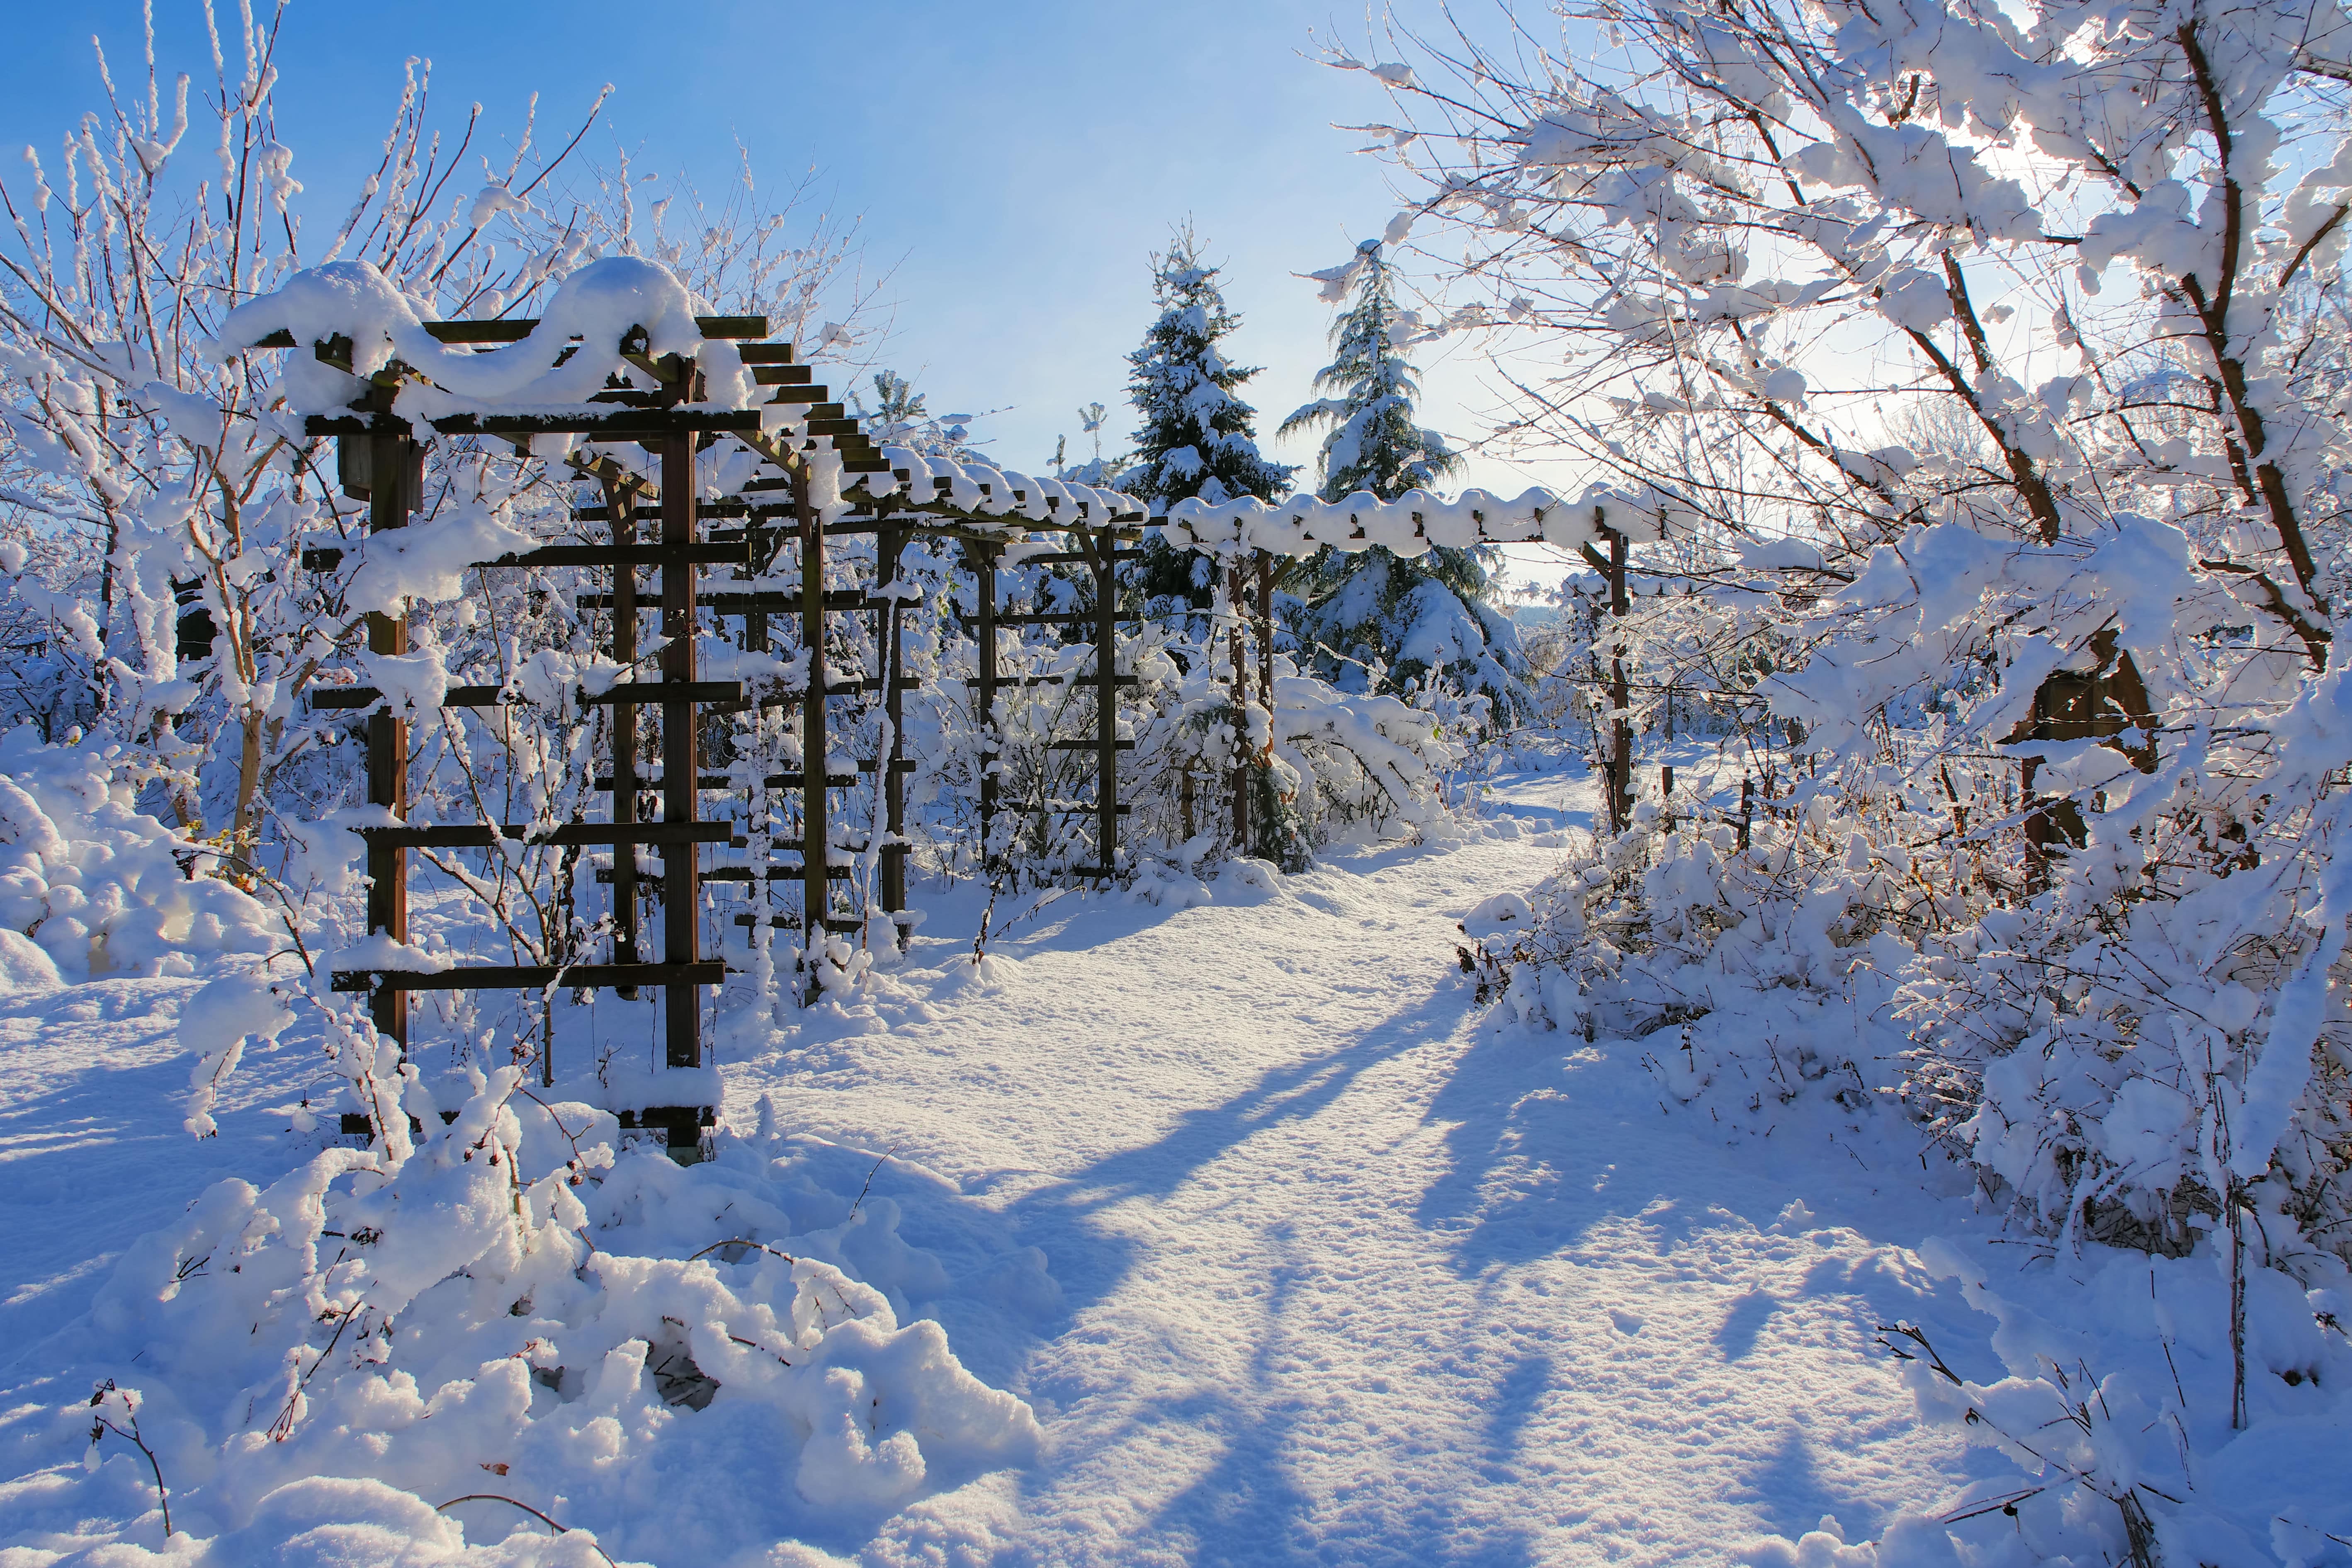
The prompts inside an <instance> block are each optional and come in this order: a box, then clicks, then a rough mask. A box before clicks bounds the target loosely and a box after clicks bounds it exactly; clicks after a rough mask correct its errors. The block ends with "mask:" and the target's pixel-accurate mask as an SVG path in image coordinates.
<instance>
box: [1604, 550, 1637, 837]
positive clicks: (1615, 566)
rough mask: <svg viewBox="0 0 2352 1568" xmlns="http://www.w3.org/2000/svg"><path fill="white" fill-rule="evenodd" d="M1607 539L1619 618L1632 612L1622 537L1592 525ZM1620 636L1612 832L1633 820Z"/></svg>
mask: <svg viewBox="0 0 2352 1568" xmlns="http://www.w3.org/2000/svg"><path fill="white" fill-rule="evenodd" d="M1596 526H1597V527H1598V528H1599V529H1600V531H1601V534H1602V535H1603V536H1605V537H1606V538H1608V540H1609V613H1610V615H1611V616H1612V618H1614V619H1616V620H1618V621H1622V620H1624V618H1625V617H1626V616H1628V615H1630V614H1632V613H1633V604H1632V601H1630V600H1629V599H1628V598H1627V596H1626V591H1625V549H1626V543H1627V541H1626V538H1625V536H1624V535H1623V534H1622V533H1620V532H1619V531H1618V530H1617V529H1615V528H1611V527H1609V526H1608V525H1607V524H1606V523H1601V524H1598V525H1596ZM1629 651H1630V650H1628V648H1627V647H1626V645H1625V643H1624V642H1623V641H1622V633H1621V638H1620V641H1619V642H1618V643H1616V644H1615V646H1613V647H1612V649H1611V650H1610V654H1609V706H1610V710H1611V713H1610V727H1609V777H1608V779H1606V780H1604V789H1603V793H1604V794H1605V796H1606V797H1607V800H1608V803H1609V826H1610V829H1611V831H1614V832H1620V833H1622V832H1623V831H1625V830H1626V829H1627V828H1628V827H1630V826H1632V825H1633V689H1632V681H1631V679H1630V677H1629V676H1628V674H1627V673H1626V669H1625V655H1626V653H1628V652H1629Z"/></svg>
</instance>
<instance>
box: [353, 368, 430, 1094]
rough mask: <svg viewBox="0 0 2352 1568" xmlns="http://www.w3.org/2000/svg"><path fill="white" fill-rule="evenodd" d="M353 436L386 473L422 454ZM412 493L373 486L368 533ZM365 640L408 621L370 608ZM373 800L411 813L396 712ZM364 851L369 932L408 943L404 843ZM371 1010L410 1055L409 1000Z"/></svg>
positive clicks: (370, 791)
mask: <svg viewBox="0 0 2352 1568" xmlns="http://www.w3.org/2000/svg"><path fill="white" fill-rule="evenodd" d="M390 395H391V394H390V392H388V391H387V390H385V389H383V388H377V389H374V390H373V391H371V392H370V393H369V396H370V397H371V398H373V399H374V400H376V401H377V402H384V401H386V400H388V399H389V397H390ZM355 439H358V440H361V441H364V442H366V443H368V445H369V448H370V455H369V470H370V472H371V473H372V474H377V475H383V476H385V477H386V478H387V479H390V478H391V477H392V476H395V475H403V474H405V473H407V472H408V471H409V469H410V467H411V466H412V465H414V464H415V463H416V462H418V461H419V460H420V455H419V454H418V453H417V450H416V444H415V442H413V441H411V440H410V439H409V438H408V436H407V434H406V433H405V432H400V433H396V434H386V435H380V436H379V435H364V436H359V437H356V438H355ZM414 499H415V497H413V496H411V495H410V494H409V486H406V485H404V484H400V483H396V482H394V483H383V484H377V485H374V486H371V489H370V494H369V497H368V531H369V532H370V533H384V532H387V531H389V530H391V529H394V528H405V527H407V526H408V513H409V508H410V507H411V505H412V503H413V501H414ZM367 641H368V652H369V653H372V654H375V655H378V656H390V657H394V658H396V657H399V656H400V655H402V654H404V653H407V652H408V622H407V619H406V618H405V617H404V616H397V615H383V614H379V613H376V612H369V614H368V618H367ZM367 798H368V804H369V805H371V806H377V807H381V808H383V809H384V810H388V811H390V812H391V813H392V815H393V816H394V818H400V819H404V818H405V817H406V816H407V815H408V723H407V721H406V720H405V719H403V718H401V717H400V716H398V715H396V714H393V713H378V714H376V715H374V716H372V717H371V718H370V719H369V720H368V728H367ZM365 855H366V867H367V879H368V894H367V925H368V930H369V931H370V932H371V933H381V934H382V935H383V936H388V937H390V938H391V939H392V940H393V941H394V942H400V943H405V942H406V941H407V940H408V852H407V851H406V850H405V849H404V848H403V847H402V846H401V845H400V844H398V843H396V842H393V841H389V840H387V841H384V842H382V843H376V842H367V843H366V848H365ZM371 1012H372V1014H373V1022H374V1024H375V1028H376V1032H377V1033H378V1034H381V1035H383V1037H384V1038H385V1039H387V1040H391V1041H393V1043H394V1045H395V1046H396V1047H397V1048H398V1049H399V1051H400V1054H401V1056H402V1058H403V1059H405V1058H406V1057H407V1055H408V1025H409V1009H408V1000H407V998H405V997H402V996H397V995H389V994H387V995H384V996H380V997H377V998H375V1000H374V1002H373V1007H372V1009H371Z"/></svg>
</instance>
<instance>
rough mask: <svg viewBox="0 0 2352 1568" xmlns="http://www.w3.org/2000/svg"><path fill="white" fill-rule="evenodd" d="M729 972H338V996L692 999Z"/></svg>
mask: <svg viewBox="0 0 2352 1568" xmlns="http://www.w3.org/2000/svg"><path fill="white" fill-rule="evenodd" d="M726 979H727V966H726V964H725V963H724V962H722V961H721V960H719V959H717V958H705V959H700V960H698V961H697V962H695V963H691V964H467V965H462V966H460V967H457V968H454V969H337V970H336V971H335V972H334V977H333V979H332V980H331V982H330V983H331V985H332V987H333V988H334V989H336V990H338V991H376V992H386V991H388V992H391V993H393V994H394V995H398V994H400V993H401V992H404V991H477V990H479V991H494V990H538V989H540V988H542V987H545V986H555V985H560V986H567V987H569V986H593V987H604V986H611V987H615V988H620V987H626V988H629V989H631V990H635V988H637V987H639V986H663V987H667V988H671V989H674V990H680V991H684V992H686V994H687V995H688V996H689V997H691V996H692V995H693V994H694V992H693V988H694V987H696V986H717V985H723V984H725V983H726Z"/></svg>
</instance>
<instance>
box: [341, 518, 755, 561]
mask: <svg viewBox="0 0 2352 1568" xmlns="http://www.w3.org/2000/svg"><path fill="white" fill-rule="evenodd" d="M582 511H583V513H585V512H593V513H596V514H597V516H596V517H594V518H593V519H591V520H595V521H602V520H603V514H604V508H602V507H583V508H582ZM747 548H748V547H747V546H746V544H745V542H744V541H743V540H742V539H741V538H740V537H739V538H734V539H718V540H711V541H703V542H698V543H696V544H692V545H688V546H687V547H686V548H685V549H678V548H677V547H675V546H672V545H664V544H617V545H541V546H540V547H539V548H538V549H531V550H525V551H523V552H522V553H521V554H520V555H502V556H500V557H499V558H498V559H496V560H478V561H475V562H474V563H473V570H477V571H478V570H482V569H483V568H485V567H493V566H496V567H509V566H513V567H530V566H666V565H667V564H669V563H670V562H672V561H683V562H685V563H687V564H688V565H693V566H734V565H737V564H738V563H740V562H742V561H744V560H745V559H747V554H746V551H747ZM342 564H343V552H342V550H341V549H339V548H337V547H335V546H333V545H321V546H318V547H315V548H313V549H306V550H304V551H303V552H302V566H303V570H306V571H334V570H339V569H340V568H341V566H342Z"/></svg>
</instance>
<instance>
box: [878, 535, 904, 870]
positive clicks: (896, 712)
mask: <svg viewBox="0 0 2352 1568" xmlns="http://www.w3.org/2000/svg"><path fill="white" fill-rule="evenodd" d="M874 539H875V543H874V558H875V559H874V575H875V576H876V578H877V579H878V581H877V584H876V591H877V592H878V593H879V594H880V595H881V598H882V608H881V610H880V612H879V616H880V621H881V624H880V626H879V627H878V628H877V631H878V632H879V633H880V634H879V635H878V636H877V637H876V639H875V648H876V651H877V653H878V654H879V656H880V658H881V662H882V716H883V721H884V722H885V723H887V725H888V726H889V727H890V744H889V745H887V746H886V747H883V748H882V755H881V756H880V757H879V758H877V759H876V764H875V765H876V766H877V768H880V769H881V775H882V776H881V779H880V780H879V783H880V787H881V789H882V822H883V827H884V830H885V831H887V832H888V833H889V835H890V837H889V841H887V843H885V844H884V845H883V846H882V908H883V912H884V913H885V914H889V915H896V914H897V913H898V911H900V910H902V909H904V908H906V907H907V843H906V837H907V779H906V774H905V773H904V772H903V771H902V770H901V769H900V768H899V767H898V760H899V758H901V757H903V756H905V755H906V750H907V740H906V736H905V734H904V733H903V732H904V730H905V727H906V702H905V692H906V672H905V661H904V658H903V654H904V653H905V650H904V649H903V648H902V647H901V645H900V633H901V630H902V628H903V627H904V625H905V622H906V618H905V617H904V616H903V615H901V614H900V613H899V612H898V557H899V554H900V553H901V552H902V551H903V550H904V549H906V536H905V535H904V534H902V533H900V532H899V531H898V529H896V528H892V527H891V526H890V525H889V523H888V522H887V520H885V521H884V522H883V523H882V525H881V527H880V528H879V530H878V531H877V533H876V534H875V536H874Z"/></svg>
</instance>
